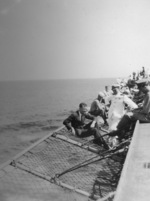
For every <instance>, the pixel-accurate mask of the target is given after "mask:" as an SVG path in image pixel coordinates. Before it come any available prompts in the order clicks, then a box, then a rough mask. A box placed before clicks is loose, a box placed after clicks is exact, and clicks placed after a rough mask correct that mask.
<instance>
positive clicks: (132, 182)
mask: <svg viewBox="0 0 150 201" xmlns="http://www.w3.org/2000/svg"><path fill="white" fill-rule="evenodd" d="M149 190H150V124H149V123H145V124H140V123H137V124H136V128H135V131H134V135H133V138H132V142H131V144H130V148H129V151H128V154H127V157H126V161H125V164H124V167H123V170H122V173H121V177H120V180H119V184H118V188H117V191H116V196H115V199H114V201H127V200H128V201H135V200H136V201H143V200H144V201H149V200H150V196H149Z"/></svg>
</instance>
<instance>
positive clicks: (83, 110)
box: [79, 103, 88, 114]
mask: <svg viewBox="0 0 150 201" xmlns="http://www.w3.org/2000/svg"><path fill="white" fill-rule="evenodd" d="M79 111H80V112H81V114H85V113H87V112H88V108H87V104H86V103H80V104H79Z"/></svg>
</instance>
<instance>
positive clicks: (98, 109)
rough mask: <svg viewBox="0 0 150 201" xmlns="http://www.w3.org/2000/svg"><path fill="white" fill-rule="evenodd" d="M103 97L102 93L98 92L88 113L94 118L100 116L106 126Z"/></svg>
mask: <svg viewBox="0 0 150 201" xmlns="http://www.w3.org/2000/svg"><path fill="white" fill-rule="evenodd" d="M104 97H105V95H104V93H103V92H99V93H98V96H97V98H96V99H95V100H94V101H93V102H92V104H91V107H90V111H89V113H90V114H92V115H94V116H101V117H102V118H103V120H104V124H106V125H107V120H106V119H107V115H106V106H105V99H104Z"/></svg>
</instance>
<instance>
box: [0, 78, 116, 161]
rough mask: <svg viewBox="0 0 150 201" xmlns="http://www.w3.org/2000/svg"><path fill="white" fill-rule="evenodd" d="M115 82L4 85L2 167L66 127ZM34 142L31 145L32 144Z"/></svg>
mask: <svg viewBox="0 0 150 201" xmlns="http://www.w3.org/2000/svg"><path fill="white" fill-rule="evenodd" d="M115 80H116V79H115V78H107V79H77V80H46V81H9V82H0V94H1V96H0V97H1V98H0V138H1V140H0V163H1V162H4V161H5V160H6V159H8V158H10V157H11V156H13V155H14V153H17V152H19V151H20V150H22V149H23V148H24V147H27V146H29V144H30V143H33V142H34V141H36V140H37V139H39V138H41V137H42V136H44V135H46V134H48V133H49V132H50V131H52V130H54V129H56V128H58V127H60V126H62V121H63V119H64V118H66V117H67V116H68V114H70V112H71V111H73V110H76V109H77V108H78V105H79V103H80V102H86V103H87V104H88V105H90V103H91V101H92V100H93V99H94V98H96V97H97V94H98V92H99V91H101V90H104V87H105V85H110V86H111V85H112V84H113V83H114V82H115ZM29 142H30V143H29Z"/></svg>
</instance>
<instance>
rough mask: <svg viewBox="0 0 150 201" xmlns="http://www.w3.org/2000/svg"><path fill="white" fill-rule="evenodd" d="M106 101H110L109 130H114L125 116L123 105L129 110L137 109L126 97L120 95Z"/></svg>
mask: <svg viewBox="0 0 150 201" xmlns="http://www.w3.org/2000/svg"><path fill="white" fill-rule="evenodd" d="M108 101H111V105H110V108H109V111H108V124H109V130H116V127H117V125H118V123H119V121H120V119H121V118H122V116H123V115H124V114H125V104H127V105H128V106H129V107H130V108H131V109H135V108H137V107H138V106H137V105H136V104H135V103H134V102H133V101H132V100H131V99H130V98H129V97H128V96H126V95H122V94H120V93H119V94H116V95H112V96H110V97H108Z"/></svg>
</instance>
